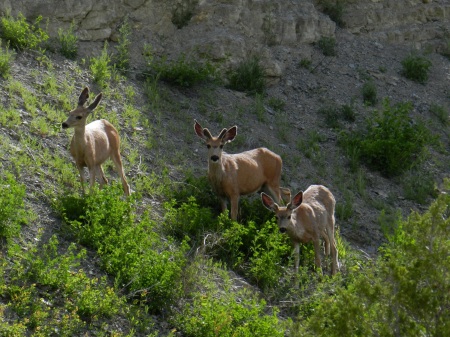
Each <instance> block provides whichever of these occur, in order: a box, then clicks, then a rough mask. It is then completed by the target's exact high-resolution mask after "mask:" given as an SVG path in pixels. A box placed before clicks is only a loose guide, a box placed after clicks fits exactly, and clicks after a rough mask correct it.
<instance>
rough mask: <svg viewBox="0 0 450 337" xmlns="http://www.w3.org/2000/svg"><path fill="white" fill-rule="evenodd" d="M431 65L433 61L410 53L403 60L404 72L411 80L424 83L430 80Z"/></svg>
mask: <svg viewBox="0 0 450 337" xmlns="http://www.w3.org/2000/svg"><path fill="white" fill-rule="evenodd" d="M431 65H432V63H431V61H430V60H429V59H427V58H425V57H423V56H418V55H409V56H408V57H406V58H405V59H403V60H402V66H403V69H402V74H403V75H404V76H405V77H406V78H409V79H410V80H413V81H416V82H419V83H422V84H423V83H425V82H426V81H427V80H428V72H429V70H430V67H431Z"/></svg>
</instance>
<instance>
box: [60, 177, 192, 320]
mask: <svg viewBox="0 0 450 337" xmlns="http://www.w3.org/2000/svg"><path fill="white" fill-rule="evenodd" d="M122 196H123V190H122V189H121V188H120V186H119V185H118V184H116V185H111V186H108V188H104V189H103V190H101V191H98V190H95V191H93V192H92V193H91V194H89V195H88V196H85V197H82V198H80V197H77V196H73V195H67V196H64V195H63V196H61V197H60V198H59V199H58V200H57V202H56V203H55V208H56V209H57V211H58V212H59V213H60V214H61V215H62V217H63V218H64V219H65V221H66V222H67V224H68V225H69V228H68V229H69V231H70V233H72V235H74V236H75V237H76V238H77V240H78V241H79V242H80V243H82V244H83V245H86V246H88V247H90V248H92V249H94V250H96V251H97V252H98V254H99V256H100V258H101V261H102V266H103V269H104V270H105V271H106V272H107V273H108V274H110V275H114V276H115V278H116V283H117V284H120V285H122V286H123V287H125V288H124V290H126V291H127V292H128V294H129V296H131V297H137V298H138V299H140V300H142V301H145V302H147V305H148V308H149V309H150V311H152V312H156V313H158V312H161V311H162V310H164V308H166V309H168V308H169V307H170V305H171V304H173V303H174V301H175V300H176V299H177V298H178V296H179V295H180V292H181V283H180V276H181V271H182V267H183V266H184V264H185V263H186V260H185V257H184V252H185V249H184V248H183V243H181V246H175V245H174V244H173V242H171V240H161V237H160V236H159V235H158V234H157V232H156V231H155V226H156V224H155V223H154V222H153V221H152V220H151V218H150V215H149V214H143V215H142V217H140V218H139V219H137V218H136V214H135V213H134V212H133V209H134V203H135V202H137V198H138V196H136V195H135V194H133V195H132V196H131V197H130V198H127V199H125V200H123V199H122ZM144 290H145V291H144Z"/></svg>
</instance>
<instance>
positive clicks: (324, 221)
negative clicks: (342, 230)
mask: <svg viewBox="0 0 450 337" xmlns="http://www.w3.org/2000/svg"><path fill="white" fill-rule="evenodd" d="M261 199H262V203H263V205H264V206H265V207H266V208H268V209H269V210H271V211H273V212H275V215H276V217H277V222H278V227H279V229H280V232H282V233H284V232H286V233H287V234H288V235H289V237H290V239H291V241H292V243H293V244H294V252H295V271H296V272H297V271H298V264H299V259H300V243H308V242H311V241H312V242H313V244H314V253H315V264H316V267H318V268H320V267H321V261H320V238H323V240H324V241H325V255H330V248H331V259H332V261H331V263H332V266H331V274H332V275H334V274H336V272H337V269H338V251H337V248H336V241H335V239H334V223H335V219H334V207H335V205H336V201H335V199H334V196H333V194H332V193H331V192H330V190H329V189H328V188H326V187H325V186H322V185H311V186H309V187H308V189H307V190H306V191H305V192H304V193H303V192H302V191H300V192H298V193H297V194H296V195H295V196H294V197H293V198H292V200H291V202H290V203H288V204H287V205H286V207H282V206H278V205H277V204H276V203H275V202H274V201H273V199H272V198H271V197H270V196H268V195H267V194H265V193H261Z"/></svg>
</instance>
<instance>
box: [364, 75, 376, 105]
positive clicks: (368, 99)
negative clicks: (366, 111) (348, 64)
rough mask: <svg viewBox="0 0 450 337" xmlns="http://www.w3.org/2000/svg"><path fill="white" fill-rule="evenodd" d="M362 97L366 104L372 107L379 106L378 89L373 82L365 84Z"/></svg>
mask: <svg viewBox="0 0 450 337" xmlns="http://www.w3.org/2000/svg"><path fill="white" fill-rule="evenodd" d="M362 96H363V100H364V103H365V104H367V105H370V106H374V105H375V104H377V102H378V98H377V87H376V85H375V83H374V82H373V81H372V80H369V81H367V82H365V83H364V84H363V86H362Z"/></svg>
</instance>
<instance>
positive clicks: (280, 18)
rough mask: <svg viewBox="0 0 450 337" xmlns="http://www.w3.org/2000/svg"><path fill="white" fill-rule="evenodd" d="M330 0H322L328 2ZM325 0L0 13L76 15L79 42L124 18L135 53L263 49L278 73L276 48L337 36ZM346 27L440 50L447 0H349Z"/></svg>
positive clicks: (233, 57)
mask: <svg viewBox="0 0 450 337" xmlns="http://www.w3.org/2000/svg"><path fill="white" fill-rule="evenodd" d="M322 2H323V1H322ZM320 3H321V1H317V0H316V1H312V0H306V1H298V0H296V1H286V0H96V1H92V0H54V1H51V0H3V1H2V2H1V3H0V13H1V14H4V13H8V12H9V13H11V14H12V15H13V16H16V15H17V14H18V13H19V12H22V13H23V14H24V15H25V16H26V17H27V18H29V19H30V20H32V19H34V18H36V17H37V16H38V15H42V16H44V17H45V18H48V30H49V33H50V34H51V35H53V36H56V33H57V30H58V28H60V27H62V28H67V27H69V25H70V24H71V23H72V22H74V23H75V27H76V33H77V35H78V37H79V39H80V41H89V42H92V41H100V42H101V41H106V40H109V41H115V40H116V39H117V36H118V28H119V27H120V25H121V23H122V22H123V21H124V19H125V18H128V19H129V22H130V23H131V26H132V27H133V38H132V41H133V48H134V54H136V55H139V54H141V50H142V48H143V46H144V45H146V44H149V45H151V46H152V47H153V49H154V50H155V52H156V53H158V52H159V53H161V54H165V55H177V54H179V53H180V52H185V53H189V52H199V51H200V52H202V53H207V54H208V56H209V57H210V58H212V59H213V60H217V61H220V62H221V63H222V64H224V65H225V67H227V66H231V65H233V64H235V63H237V62H239V61H240V60H242V59H244V58H245V57H248V56H249V55H252V54H256V55H259V56H260V58H261V59H262V61H263V62H264V65H265V68H266V69H267V72H268V75H269V76H271V77H275V78H276V77H279V76H280V75H281V74H282V73H283V62H282V61H281V60H280V58H279V57H276V56H275V54H278V55H279V54H280V53H283V52H289V51H291V50H292V49H299V47H300V46H305V51H304V52H305V53H307V47H306V46H307V45H308V44H311V43H313V42H316V41H318V40H319V39H320V38H321V37H323V36H334V34H335V31H336V25H335V23H334V22H333V21H332V20H331V19H330V18H329V17H328V16H327V15H325V14H323V13H322V12H321V11H320V9H321V7H320ZM344 8H345V11H344V15H343V20H344V22H345V29H347V30H349V31H350V32H352V33H354V34H366V35H368V36H370V37H371V38H375V39H378V40H380V41H388V42H395V43H410V44H412V45H413V46H415V47H418V48H421V47H424V46H431V48H433V49H435V50H436V49H439V48H440V47H441V45H442V44H443V43H444V41H445V40H446V39H447V38H448V34H450V33H449V31H450V28H449V27H450V19H449V12H450V4H449V3H448V1H447V0H441V1H439V0H435V1H430V0H428V1H427V0H422V1H420V0H396V1H391V0H347V1H345V6H344Z"/></svg>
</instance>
